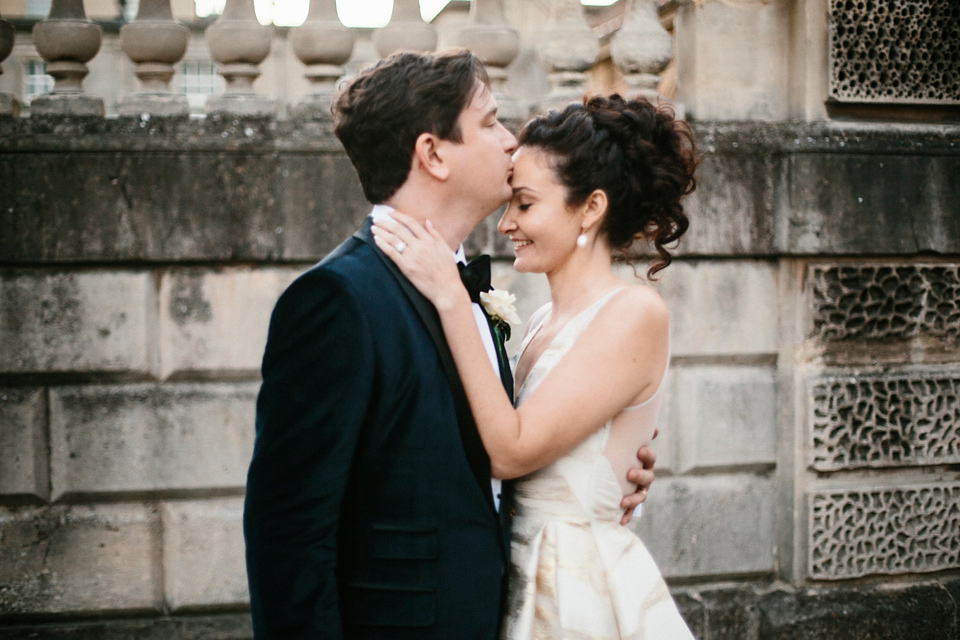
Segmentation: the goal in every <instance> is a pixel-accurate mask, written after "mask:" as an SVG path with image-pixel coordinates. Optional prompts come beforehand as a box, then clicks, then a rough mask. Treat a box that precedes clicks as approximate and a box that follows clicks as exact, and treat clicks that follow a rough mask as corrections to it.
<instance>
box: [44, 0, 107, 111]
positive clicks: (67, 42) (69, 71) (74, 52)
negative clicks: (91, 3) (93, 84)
mask: <svg viewBox="0 0 960 640" xmlns="http://www.w3.org/2000/svg"><path fill="white" fill-rule="evenodd" d="M102 39H103V32H102V30H101V29H100V26H99V25H96V24H94V23H92V22H90V21H89V20H87V16H86V14H85V13H84V12H83V0H53V4H52V5H51V7H50V15H49V16H48V17H47V19H46V20H44V21H43V22H39V23H37V24H36V25H34V27H33V45H34V46H35V47H36V48H37V53H39V54H40V56H41V57H42V58H43V59H44V60H46V62H47V73H49V74H50V75H51V76H53V79H54V85H53V91H51V92H50V93H47V94H44V95H42V96H37V97H36V98H34V99H33V101H31V103H30V112H31V114H32V115H38V116H39V115H67V114H69V115H85V116H102V115H103V100H101V99H100V98H96V97H94V96H89V95H87V94H85V93H83V87H82V86H81V85H82V83H83V79H84V78H85V77H86V76H87V74H88V73H89V72H90V70H89V69H88V68H87V62H89V61H90V60H93V57H94V56H95V55H97V52H98V51H99V50H100V42H101V40H102Z"/></svg>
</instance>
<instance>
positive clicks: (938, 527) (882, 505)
mask: <svg viewBox="0 0 960 640" xmlns="http://www.w3.org/2000/svg"><path fill="white" fill-rule="evenodd" d="M809 509H810V511H809V517H810V527H809V531H810V533H809V536H810V538H809V541H808V552H807V569H808V571H809V572H810V577H811V578H813V579H818V580H843V579H847V578H858V577H860V576H866V575H872V574H904V573H922V572H928V571H942V570H947V569H957V568H960V484H958V483H944V484H929V485H917V486H914V487H907V488H902V489H900V488H897V489H868V490H865V491H857V490H845V491H822V492H814V493H811V494H810V495H809Z"/></svg>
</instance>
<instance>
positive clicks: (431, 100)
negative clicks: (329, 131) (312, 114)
mask: <svg viewBox="0 0 960 640" xmlns="http://www.w3.org/2000/svg"><path fill="white" fill-rule="evenodd" d="M478 82H480V83H482V84H483V85H486V86H489V79H488V78H487V72H486V69H484V67H483V64H482V63H481V62H480V60H479V59H478V58H477V57H476V56H475V55H473V54H472V53H470V52H469V51H452V52H447V53H441V54H418V53H396V54H394V55H392V56H390V57H388V58H385V59H383V60H381V61H380V62H378V63H376V64H375V65H373V66H372V67H369V68H367V69H365V70H363V71H361V72H360V73H359V74H357V75H356V76H354V77H353V78H351V79H350V80H349V81H348V82H347V83H346V85H345V86H344V87H343V88H342V89H340V91H339V92H338V93H337V95H336V97H335V98H334V100H333V106H332V107H331V111H332V112H333V116H334V119H335V121H336V124H335V127H334V132H335V133H336V134H337V137H338V138H339V139H340V142H341V143H342V144H343V147H344V149H346V151H347V155H348V156H349V157H350V160H351V162H353V166H354V167H355V168H356V170H357V174H358V175H359V176H360V184H361V186H362V187H363V194H364V195H365V196H366V197H367V200H369V201H370V202H372V203H374V204H377V203H380V202H384V201H385V200H387V199H388V198H390V196H392V195H393V194H394V193H396V192H397V189H399V188H400V186H401V185H402V184H403V183H404V182H405V181H406V180H407V176H408V175H409V173H410V167H411V165H412V161H413V152H414V146H415V144H416V141H417V138H418V137H419V136H420V134H422V133H432V134H434V135H436V136H438V137H440V138H441V139H444V140H452V141H453V142H461V141H462V140H463V138H462V133H461V131H460V127H459V125H458V123H457V119H458V118H459V116H460V113H461V112H462V111H463V110H464V109H465V108H466V106H467V105H468V104H469V102H470V100H471V99H472V97H473V94H474V91H475V90H476V86H477V83H478Z"/></svg>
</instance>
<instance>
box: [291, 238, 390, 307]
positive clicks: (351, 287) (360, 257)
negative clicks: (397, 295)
mask: <svg viewBox="0 0 960 640" xmlns="http://www.w3.org/2000/svg"><path fill="white" fill-rule="evenodd" d="M392 281H393V279H392V278H391V276H390V272H389V270H388V269H387V268H386V267H385V265H384V264H383V260H382V259H381V258H380V257H379V256H378V255H377V254H376V252H375V251H374V249H373V247H371V246H370V245H369V244H367V243H366V242H364V241H363V240H360V239H359V238H356V237H351V238H348V239H347V240H346V241H345V242H344V243H343V244H341V245H340V246H338V247H337V248H336V249H334V250H333V251H332V252H330V254H328V255H327V256H326V257H325V258H324V259H323V260H321V261H320V262H318V263H317V264H315V265H314V266H312V267H311V268H310V269H308V270H307V271H305V272H304V273H302V274H301V275H300V276H299V277H297V278H296V279H295V280H294V281H293V282H292V283H291V284H290V286H288V287H287V289H286V291H285V292H284V296H299V295H303V294H304V293H309V292H311V291H315V290H318V289H322V290H325V291H326V292H327V293H328V294H332V295H347V296H349V297H351V298H357V299H359V298H365V297H368V296H367V294H368V293H370V292H371V291H372V292H376V291H381V292H382V291H383V290H384V289H385V288H389V287H390V286H391V283H392Z"/></svg>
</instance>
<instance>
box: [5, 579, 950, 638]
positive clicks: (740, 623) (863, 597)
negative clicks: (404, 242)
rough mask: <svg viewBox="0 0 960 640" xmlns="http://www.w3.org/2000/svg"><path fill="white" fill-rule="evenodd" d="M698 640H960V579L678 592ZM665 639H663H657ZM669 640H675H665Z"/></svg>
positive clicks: (102, 633)
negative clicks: (830, 586)
mask: <svg viewBox="0 0 960 640" xmlns="http://www.w3.org/2000/svg"><path fill="white" fill-rule="evenodd" d="M671 592H672V593H673V595H674V598H675V599H676V601H677V605H678V607H679V609H680V611H681V613H682V614H683V616H684V618H685V619H686V620H687V622H688V624H689V625H690V628H691V630H692V631H693V633H694V637H696V638H697V640H904V638H910V640H958V639H960V624H958V616H960V604H958V603H960V577H957V576H945V577H943V578H941V579H939V580H937V581H928V582H922V583H913V584H900V585H889V586H885V585H851V586H848V587H844V588H836V589H806V590H803V591H798V590H797V589H795V588H793V587H790V586H788V585H785V584H782V583H772V584H771V583H759V584H756V583H754V584H751V583H747V584H743V585H736V586H732V585H729V584H717V585H704V586H703V587H700V588H694V587H679V588H673V589H671ZM134 637H135V638H138V640H250V639H252V638H253V629H252V626H251V623H250V615H249V614H248V613H238V612H228V613H217V614H204V615H194V616H163V617H150V618H128V619H113V620H111V619H101V620H96V621H70V622H60V623H57V622H34V623H29V624H27V623H19V624H9V623H8V624H6V625H4V624H2V623H0V640H38V639H39V640H128V639H129V638H134ZM657 640H661V639H657ZM663 640H668V639H663Z"/></svg>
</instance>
